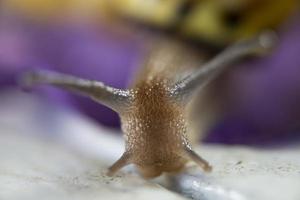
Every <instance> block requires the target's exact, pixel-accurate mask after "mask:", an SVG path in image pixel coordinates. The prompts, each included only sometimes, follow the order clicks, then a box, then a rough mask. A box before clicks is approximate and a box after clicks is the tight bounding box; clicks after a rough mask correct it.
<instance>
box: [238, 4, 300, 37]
mask: <svg viewBox="0 0 300 200" xmlns="http://www.w3.org/2000/svg"><path fill="white" fill-rule="evenodd" d="M296 9H299V1H298V0H262V1H260V2H259V3H257V6H256V7H254V8H252V9H251V10H249V11H248V12H245V13H243V19H242V20H241V23H240V25H239V26H238V28H237V29H236V30H235V31H234V36H235V37H238V38H240V37H242V38H244V37H251V35H253V34H256V33H257V32H259V31H260V30H262V29H265V28H276V26H278V25H279V24H281V23H282V22H283V21H284V20H285V19H286V18H287V17H288V16H290V14H291V13H292V12H293V11H294V10H296Z"/></svg>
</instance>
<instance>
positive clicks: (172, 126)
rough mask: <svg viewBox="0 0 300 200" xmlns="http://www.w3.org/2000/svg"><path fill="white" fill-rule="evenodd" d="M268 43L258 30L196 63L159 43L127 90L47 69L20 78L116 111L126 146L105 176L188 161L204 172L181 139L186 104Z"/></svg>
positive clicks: (157, 170) (176, 168)
mask: <svg viewBox="0 0 300 200" xmlns="http://www.w3.org/2000/svg"><path fill="white" fill-rule="evenodd" d="M273 43H274V35H273V34H271V33H266V34H262V35H259V36H258V37H255V38H252V39H250V40H246V41H241V42H238V43H236V44H234V45H232V46H230V47H228V48H227V49H225V51H224V52H222V53H221V54H219V55H218V56H216V57H215V58H213V59H212V60H211V61H209V62H208V63H205V64H203V65H202V66H201V67H197V66H199V65H200V64H201V63H197V62H195V59H197V55H196V54H187V53H185V50H184V48H181V47H180V46H178V45H176V44H173V43H168V42H167V43H164V42H162V43H161V44H159V45H157V46H156V47H155V48H154V51H153V53H152V54H151V56H149V58H148V59H147V62H146V64H145V66H144V67H143V68H142V71H141V72H140V73H139V74H138V77H137V79H136V81H135V83H134V84H133V85H132V87H131V88H130V89H127V90H122V89H117V88H113V87H110V86H106V85H105V84H103V83H101V82H98V81H92V80H85V79H80V78H77V77H73V76H69V75H65V74H60V73H55V72H48V71H33V72H29V73H27V74H26V75H25V76H24V79H23V81H24V83H25V84H27V85H32V84H37V83H40V84H51V85H54V86H57V87H60V88H64V89H67V90H70V91H73V92H76V93H79V94H82V95H84V96H88V97H90V98H92V99H94V100H96V101H97V102H99V103H101V104H103V105H106V106H107V107H109V108H111V109H113V110H114V111H116V112H117V113H118V114H119V116H120V119H121V124H122V131H123V132H124V138H125V144H126V147H125V152H124V153H123V155H122V156H121V158H120V159H119V160H118V161H117V162H115V163H114V164H113V165H112V166H111V167H110V168H109V170H108V175H110V176H112V175H114V174H115V173H116V172H117V171H118V170H120V169H121V168H123V167H124V166H126V165H128V164H134V165H135V166H136V167H137V168H138V170H139V172H140V174H141V175H142V176H143V177H145V178H154V177H157V176H159V175H161V174H162V173H165V172H166V173H178V172H180V171H181V170H183V169H184V167H185V164H186V163H187V162H188V161H189V160H192V161H194V162H196V163H197V164H198V165H199V166H200V167H201V168H202V169H203V170H204V171H210V170H211V169H212V167H211V166H210V165H209V164H208V162H207V161H205V160H204V159H203V158H201V157H200V156H199V155H198V154H196V153H195V152H194V151H193V150H192V147H191V145H190V143H189V141H188V139H187V136H186V135H187V132H188V131H189V126H188V117H187V112H186V108H187V105H188V103H189V102H190V101H191V100H192V99H193V96H194V95H195V94H196V93H198V91H199V90H200V89H201V88H202V87H203V86H205V85H207V84H208V83H209V82H210V81H211V80H213V79H214V78H215V77H216V76H218V75H219V74H220V73H221V72H222V71H224V69H226V68H227V67H228V66H230V64H231V63H232V62H235V61H236V60H238V59H240V58H241V57H244V56H248V55H253V54H254V55H255V54H261V53H264V52H265V51H266V50H269V49H270V47H272V45H273ZM174 51H175V52H176V53H172V52H174ZM174 55H177V56H174ZM178 55H180V56H178ZM190 61H193V62H190ZM187 74H188V75H187Z"/></svg>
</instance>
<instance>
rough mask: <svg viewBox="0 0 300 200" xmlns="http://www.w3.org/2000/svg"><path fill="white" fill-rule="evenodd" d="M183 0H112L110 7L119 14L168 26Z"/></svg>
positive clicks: (174, 17)
mask: <svg viewBox="0 0 300 200" xmlns="http://www.w3.org/2000/svg"><path fill="white" fill-rule="evenodd" d="M184 1H185V0H163V1H161V0H112V1H111V2H109V3H110V4H111V7H112V9H114V10H116V11H117V12H118V13H119V14H121V15H123V16H126V17H129V18H133V19H136V20H140V21H142V22H144V23H150V24H153V25H156V26H160V27H168V26H169V25H171V24H173V23H174V22H175V21H176V18H177V11H178V9H180V6H181V5H182V4H183V3H184Z"/></svg>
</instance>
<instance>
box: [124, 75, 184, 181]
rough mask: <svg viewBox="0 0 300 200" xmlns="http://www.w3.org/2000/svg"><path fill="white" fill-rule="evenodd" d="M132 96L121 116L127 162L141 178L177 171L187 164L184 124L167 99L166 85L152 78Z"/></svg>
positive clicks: (161, 80) (134, 91)
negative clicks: (128, 106) (136, 170)
mask: <svg viewBox="0 0 300 200" xmlns="http://www.w3.org/2000/svg"><path fill="white" fill-rule="evenodd" d="M132 93H133V99H132V102H133V103H132V106H131V107H130V108H129V109H128V110H126V111H125V112H124V114H122V115H121V120H122V129H123V132H124V134H125V140H126V153H128V155H130V156H129V157H130V162H131V163H134V164H135V165H136V166H137V167H138V169H139V171H140V173H141V174H142V176H144V177H145V178H152V177H156V176H159V175H160V174H161V173H163V172H178V171H180V170H181V169H183V168H184V165H185V163H186V161H187V159H186V158H185V157H184V151H183V149H184V148H185V147H189V144H188V141H187V138H186V131H187V128H186V127H187V125H186V122H185V120H184V116H183V113H184V111H183V109H182V107H181V106H180V105H178V104H177V103H175V102H172V101H171V100H170V96H169V92H168V83H167V82H166V80H163V79H160V78H158V77H154V78H153V79H151V80H146V81H144V82H140V83H138V84H137V86H136V87H135V89H133V90H132Z"/></svg>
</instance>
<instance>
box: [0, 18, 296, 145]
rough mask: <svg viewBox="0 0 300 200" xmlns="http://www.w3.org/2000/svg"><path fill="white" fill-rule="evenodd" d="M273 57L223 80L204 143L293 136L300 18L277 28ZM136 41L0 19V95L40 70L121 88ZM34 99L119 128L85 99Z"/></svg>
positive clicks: (96, 30) (99, 27)
mask: <svg viewBox="0 0 300 200" xmlns="http://www.w3.org/2000/svg"><path fill="white" fill-rule="evenodd" d="M279 41H280V42H279V45H278V47H277V49H275V51H274V52H273V53H272V55H270V56H267V57H265V58H259V59H255V60H251V61H250V62H248V63H244V64H243V65H242V66H239V67H236V68H235V69H234V70H232V71H231V72H230V73H228V74H227V75H226V80H225V82H226V84H225V86H224V88H223V90H224V91H225V92H224V93H225V94H226V95H225V97H224V101H223V102H224V107H225V112H224V113H225V114H224V115H223V116H222V118H221V120H220V121H218V122H217V123H216V125H215V126H213V127H212V129H211V131H210V132H209V133H208V136H207V137H206V138H205V141H206V142H221V143H228V144H260V143H266V142H272V141H282V140H283V139H287V140H289V139H290V140H291V141H292V140H294V139H295V138H299V135H300V104H299V102H300V53H299V52H300V15H299V13H298V14H294V15H293V16H292V17H290V18H289V19H288V20H286V21H285V22H284V23H283V24H282V25H280V27H279ZM140 43H141V41H140V40H139V39H138V37H135V36H134V35H131V36H129V35H126V36H125V35H124V34H119V33H117V32H115V31H112V30H110V29H109V27H108V26H107V25H103V24H101V23H100V22H90V23H86V22H84V21H79V22H78V21H72V20H70V21H68V20H65V21H64V20H62V21H51V20H49V21H47V22H45V21H35V20H31V19H30V18H25V17H23V16H20V15H18V14H9V15H7V14H6V15H3V16H0V92H1V91H4V90H8V89H11V88H16V87H18V86H17V84H16V80H17V77H18V76H19V75H20V74H21V73H22V72H24V71H25V70H28V69H32V68H46V69H51V70H55V71H60V72H64V73H68V74H73V75H77V76H80V77H83V78H89V79H96V80H101V81H103V82H104V83H106V84H109V85H112V86H115V87H120V88H124V87H126V85H127V84H128V82H129V81H130V80H131V79H132V76H133V74H134V73H135V71H136V69H137V66H138V63H139V61H140V59H141V57H142V55H143V53H142V50H141V47H140ZM38 92H39V94H40V95H41V96H42V97H43V98H44V99H45V101H49V102H50V103H51V104H55V105H60V106H61V107H65V108H71V109H78V110H79V111H81V112H82V113H84V114H86V115H88V116H90V117H91V118H92V119H95V120H97V121H98V122H100V123H102V124H104V125H107V126H111V127H118V126H119V121H118V117H117V115H116V114H115V113H114V112H112V111H111V110H109V109H107V108H105V107H103V106H101V105H99V104H96V103H94V102H92V101H90V100H89V99H86V98H83V97H80V96H75V95H71V94H69V93H66V92H63V91H60V90H58V89H55V88H50V87H39V88H38Z"/></svg>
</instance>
